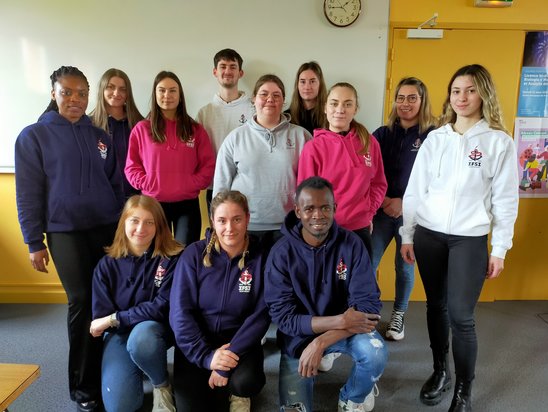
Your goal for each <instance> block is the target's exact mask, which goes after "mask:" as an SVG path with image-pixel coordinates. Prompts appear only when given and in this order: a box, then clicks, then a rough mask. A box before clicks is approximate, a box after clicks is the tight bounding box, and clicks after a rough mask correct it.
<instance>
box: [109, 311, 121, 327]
mask: <svg viewBox="0 0 548 412" xmlns="http://www.w3.org/2000/svg"><path fill="white" fill-rule="evenodd" d="M109 323H110V327H111V328H117V327H119V326H120V321H119V320H118V319H117V318H116V312H114V313H113V314H112V315H110V317H109Z"/></svg>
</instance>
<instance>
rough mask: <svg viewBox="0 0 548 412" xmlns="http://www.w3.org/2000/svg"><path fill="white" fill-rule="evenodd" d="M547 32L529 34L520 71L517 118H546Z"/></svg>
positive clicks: (547, 98)
mask: <svg viewBox="0 0 548 412" xmlns="http://www.w3.org/2000/svg"><path fill="white" fill-rule="evenodd" d="M547 56H548V32H529V33H527V35H526V38H525V50H524V54H523V65H522V69H521V81H520V88H519V102H518V116H520V117H548V69H547V63H548V58H547Z"/></svg>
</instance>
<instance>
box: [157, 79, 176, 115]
mask: <svg viewBox="0 0 548 412" xmlns="http://www.w3.org/2000/svg"><path fill="white" fill-rule="evenodd" d="M180 100H181V92H180V90H179V85H178V84H177V82H176V81H175V80H173V79H171V78H169V77H165V78H163V79H162V80H160V81H159V82H158V84H157V85H156V103H157V104H158V106H159V107H160V109H161V110H162V114H163V115H164V116H165V117H167V118H169V119H171V118H174V117H175V113H176V111H177V106H178V105H179V102H180Z"/></svg>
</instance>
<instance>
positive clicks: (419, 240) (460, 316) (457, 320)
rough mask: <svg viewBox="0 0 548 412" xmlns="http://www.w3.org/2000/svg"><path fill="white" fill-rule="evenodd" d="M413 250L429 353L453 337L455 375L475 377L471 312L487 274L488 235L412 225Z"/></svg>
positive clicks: (444, 346)
mask: <svg viewBox="0 0 548 412" xmlns="http://www.w3.org/2000/svg"><path fill="white" fill-rule="evenodd" d="M413 241H414V252H415V257H416V259H417V265H418V267H419V272H420V275H421V279H422V283H423V284H424V291H425V292H426V320H427V324H428V335H429V337H430V347H431V348H432V351H433V352H434V354H436V353H440V354H441V353H443V352H447V348H448V347H449V330H451V335H452V349H453V358H454V361H455V373H456V375H457V376H458V377H460V378H462V379H464V380H468V381H470V380H472V379H474V374H475V367H476V358H477V353H478V341H477V337H476V325H475V320H474V310H475V308H476V304H477V302H478V299H479V296H480V293H481V289H482V287H483V283H484V282H485V277H486V275H487V265H488V259H489V257H488V251H487V235H485V236H456V235H447V234H445V233H440V232H434V231H432V230H428V229H426V228H423V227H421V226H417V229H416V231H415V237H414V240H413Z"/></svg>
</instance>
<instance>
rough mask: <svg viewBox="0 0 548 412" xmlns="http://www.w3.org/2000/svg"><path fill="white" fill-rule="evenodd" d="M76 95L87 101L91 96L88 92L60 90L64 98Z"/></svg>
mask: <svg viewBox="0 0 548 412" xmlns="http://www.w3.org/2000/svg"><path fill="white" fill-rule="evenodd" d="M74 93H76V94H77V95H78V97H80V98H81V99H85V98H86V97H88V96H89V92H88V91H87V90H76V91H74V90H72V89H61V90H59V94H60V95H61V96H63V97H70V96H72V95H73V94H74Z"/></svg>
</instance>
